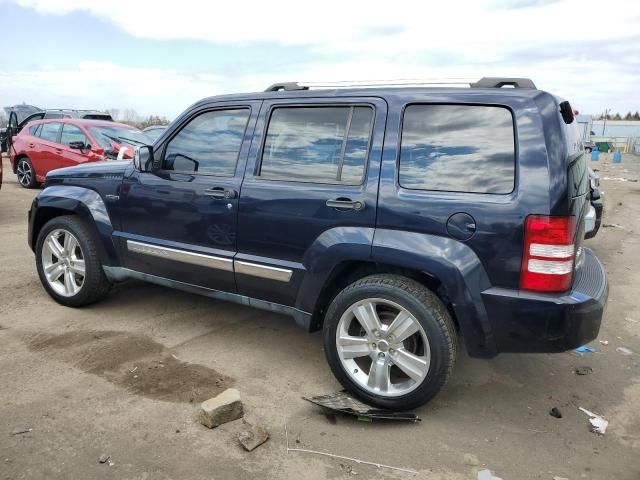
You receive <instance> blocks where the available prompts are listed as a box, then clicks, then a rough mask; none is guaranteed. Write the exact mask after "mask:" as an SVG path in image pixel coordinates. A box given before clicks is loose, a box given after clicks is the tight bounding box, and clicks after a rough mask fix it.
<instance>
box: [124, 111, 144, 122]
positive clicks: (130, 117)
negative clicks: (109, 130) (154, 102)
mask: <svg viewBox="0 0 640 480" xmlns="http://www.w3.org/2000/svg"><path fill="white" fill-rule="evenodd" d="M122 121H123V122H124V123H128V124H130V125H135V124H136V123H138V122H139V121H140V117H139V115H138V112H136V111H135V110H134V109H133V108H126V109H125V110H124V112H123V114H122Z"/></svg>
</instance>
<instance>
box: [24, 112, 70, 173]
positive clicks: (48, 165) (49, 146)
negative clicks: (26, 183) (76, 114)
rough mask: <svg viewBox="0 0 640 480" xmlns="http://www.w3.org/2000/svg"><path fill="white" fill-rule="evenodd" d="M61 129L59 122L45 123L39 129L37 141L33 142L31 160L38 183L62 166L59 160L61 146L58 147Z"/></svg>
mask: <svg viewBox="0 0 640 480" xmlns="http://www.w3.org/2000/svg"><path fill="white" fill-rule="evenodd" d="M61 127H62V123H60V122H46V123H43V124H42V127H41V128H40V129H39V132H40V135H39V139H37V140H36V142H34V143H36V144H37V146H36V148H35V150H34V154H33V158H32V159H31V161H32V162H33V167H34V169H35V171H36V176H37V177H38V179H39V180H38V181H41V180H42V178H44V176H45V175H46V174H47V173H48V172H50V171H51V170H55V169H56V168H60V167H61V166H62V165H61V159H60V156H61V153H62V145H60V129H61Z"/></svg>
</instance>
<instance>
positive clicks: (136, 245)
mask: <svg viewBox="0 0 640 480" xmlns="http://www.w3.org/2000/svg"><path fill="white" fill-rule="evenodd" d="M127 249H128V250H129V251H130V252H134V253H140V254H142V255H150V256H152V257H159V258H164V259H166V260H174V261H176V262H182V263H189V264H191V265H198V266H201V267H209V268H215V269H218V270H224V271H226V272H233V271H235V273H240V274H242V275H250V276H252V277H260V278H265V279H267V280H275V281H278V282H288V281H290V280H291V276H292V275H293V270H291V269H289V268H280V267H271V266H268V265H263V264H260V263H253V262H246V261H242V260H232V259H230V258H224V257H217V256H214V255H206V254H204V253H196V252H190V251H187V250H178V249H176V248H169V247H161V246H159V245H153V244H151V243H145V242H138V241H136V240H127Z"/></svg>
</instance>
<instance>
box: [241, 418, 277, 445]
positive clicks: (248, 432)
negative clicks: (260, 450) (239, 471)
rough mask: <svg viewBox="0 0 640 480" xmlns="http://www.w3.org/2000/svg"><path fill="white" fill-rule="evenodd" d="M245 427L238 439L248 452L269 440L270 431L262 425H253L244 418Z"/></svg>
mask: <svg viewBox="0 0 640 480" xmlns="http://www.w3.org/2000/svg"><path fill="white" fill-rule="evenodd" d="M242 423H243V427H244V429H243V430H242V431H241V432H240V433H239V434H238V441H239V442H240V444H241V445H242V446H243V447H244V449H245V450H246V451H247V452H250V451H252V450H254V449H255V448H257V447H259V446H260V445H262V444H263V443H264V442H266V441H267V440H269V432H267V431H266V430H265V429H264V428H263V427H261V426H260V425H252V424H251V423H249V422H247V421H245V420H243V421H242Z"/></svg>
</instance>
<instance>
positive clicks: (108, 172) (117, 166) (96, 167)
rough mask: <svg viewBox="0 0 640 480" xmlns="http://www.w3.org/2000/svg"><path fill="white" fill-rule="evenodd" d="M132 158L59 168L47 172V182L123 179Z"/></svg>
mask: <svg viewBox="0 0 640 480" xmlns="http://www.w3.org/2000/svg"><path fill="white" fill-rule="evenodd" d="M130 165H131V160H122V161H113V160H111V161H105V162H89V163H83V164H81V165H77V166H75V167H66V168H59V169H57V170H52V171H50V172H49V173H48V174H47V182H49V181H51V180H54V181H55V180H57V179H65V178H91V179H101V178H103V179H111V180H115V179H122V177H123V176H124V172H125V170H126V169H127V168H128V167H129V166H130Z"/></svg>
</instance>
